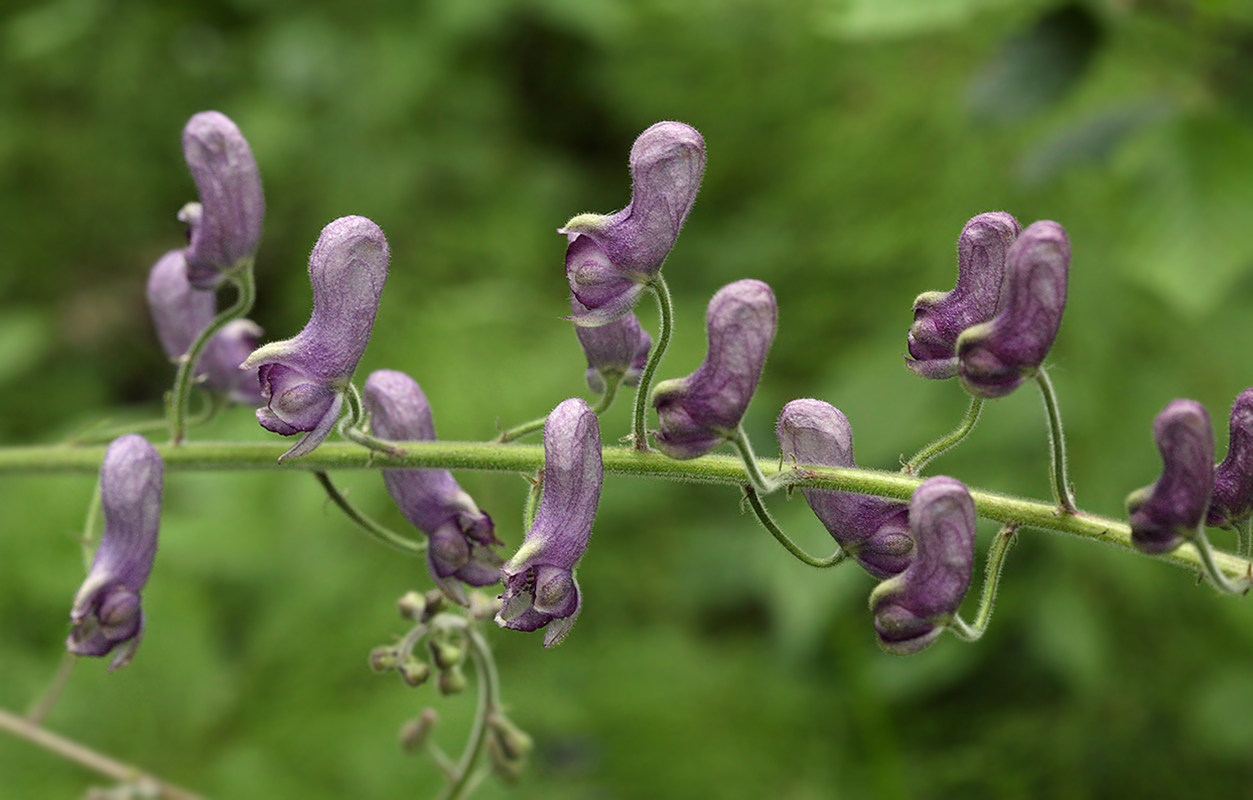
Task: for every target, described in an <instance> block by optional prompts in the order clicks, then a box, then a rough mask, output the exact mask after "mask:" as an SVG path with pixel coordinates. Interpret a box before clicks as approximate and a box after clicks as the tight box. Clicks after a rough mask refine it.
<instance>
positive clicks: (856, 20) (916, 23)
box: [818, 0, 1021, 39]
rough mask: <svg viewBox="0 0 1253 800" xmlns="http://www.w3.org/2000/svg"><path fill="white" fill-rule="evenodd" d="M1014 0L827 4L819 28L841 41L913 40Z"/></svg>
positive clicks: (841, 0)
mask: <svg viewBox="0 0 1253 800" xmlns="http://www.w3.org/2000/svg"><path fill="white" fill-rule="evenodd" d="M1019 5H1021V4H1020V3H1017V2H1015V0H827V2H826V3H823V4H820V5H819V6H818V9H819V11H818V13H819V19H820V20H821V23H822V27H823V28H824V29H825V30H826V31H828V32H829V33H831V34H832V35H834V36H837V37H839V38H842V39H877V38H892V37H901V36H916V35H919V34H924V33H931V32H933V31H937V30H942V29H945V28H956V27H958V26H959V25H961V24H962V23H964V22H967V21H969V20H970V18H971V17H973V16H975V15H976V14H978V13H981V12H984V11H988V10H990V9H997V8H1005V7H1014V6H1019Z"/></svg>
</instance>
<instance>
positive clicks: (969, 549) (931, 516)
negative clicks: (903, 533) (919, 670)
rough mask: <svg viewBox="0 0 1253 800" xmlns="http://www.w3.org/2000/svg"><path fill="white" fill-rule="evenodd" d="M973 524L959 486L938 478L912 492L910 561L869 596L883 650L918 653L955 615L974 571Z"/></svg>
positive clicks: (967, 499) (970, 508)
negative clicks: (911, 557) (912, 550)
mask: <svg viewBox="0 0 1253 800" xmlns="http://www.w3.org/2000/svg"><path fill="white" fill-rule="evenodd" d="M975 522H976V518H975V505H974V501H973V500H972V499H971V497H970V492H969V491H967V489H966V487H965V485H963V484H962V483H961V482H960V481H958V480H955V479H953V478H949V477H946V476H943V475H941V476H937V477H934V478H928V479H927V480H925V481H923V482H922V483H921V484H920V485H919V486H918V488H917V489H915V490H914V495H913V498H912V500H911V501H910V506H909V526H910V530H911V532H912V533H913V538H914V543H915V552H914V558H913V561H912V562H911V563H910V565H909V566H908V567H906V569H905V571H904V572H902V573H901V574H899V575H897V576H896V577H894V578H889V579H888V580H885V581H883V582H882V583H880V584H879V585H878V586H877V587H876V588H875V590H874V591H873V592H872V593H871V595H870V611H871V613H872V614H873V615H874V625H875V631H876V632H877V633H878V636H879V644H880V646H882V647H883V649H884V650H886V651H888V652H889V653H893V654H896V655H909V654H911V653H917V652H919V651H920V650H924V649H926V648H927V647H929V646H930V645H931V643H932V642H933V641H935V639H936V637H938V636H939V635H940V633H941V632H942V631H943V630H944V628H945V627H946V626H947V625H948V623H949V622H950V621H951V620H952V619H953V616H954V615H956V613H957V609H958V608H959V607H960V606H961V603H962V600H963V599H965V596H966V592H967V590H968V589H969V588H970V577H971V573H972V572H973V570H974V544H975Z"/></svg>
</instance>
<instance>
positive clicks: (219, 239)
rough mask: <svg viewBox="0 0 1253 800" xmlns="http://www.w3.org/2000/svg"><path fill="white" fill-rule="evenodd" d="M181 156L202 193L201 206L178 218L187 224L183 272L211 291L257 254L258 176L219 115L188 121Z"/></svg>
mask: <svg viewBox="0 0 1253 800" xmlns="http://www.w3.org/2000/svg"><path fill="white" fill-rule="evenodd" d="M183 155H184V156H185V157H186V159H187V166H188V167H189V168H190V169H191V176H192V178H193V179H195V181H196V189H197V190H198V191H199V192H200V202H199V203H198V204H191V205H189V206H188V207H186V208H184V209H183V212H182V213H180V214H179V218H180V219H182V220H183V221H184V222H186V223H188V225H189V226H190V234H191V242H190V244H189V246H188V247H187V270H188V273H187V274H188V278H189V279H190V280H191V283H192V285H193V286H195V287H196V288H197V289H213V288H215V287H217V285H218V284H219V283H221V282H222V277H223V275H225V274H228V273H230V272H233V271H234V270H235V269H236V268H238V267H239V266H240V265H241V264H242V263H245V262H248V261H251V260H252V258H253V256H254V255H255V254H256V252H257V244H258V242H260V240H261V219H262V217H264V216H265V196H264V195H263V194H262V193H261V175H260V173H259V172H258V171H257V162H256V160H255V159H254V158H253V157H252V150H251V148H249V147H248V142H247V141H246V140H245V139H244V136H243V134H241V133H240V132H239V128H238V127H236V126H235V123H234V122H231V120H230V118H228V117H227V116H226V115H225V114H222V113H220V112H217V111H202V112H200V113H199V114H196V115H195V116H193V117H192V118H191V119H190V120H189V121H188V123H187V126H186V127H185V128H183Z"/></svg>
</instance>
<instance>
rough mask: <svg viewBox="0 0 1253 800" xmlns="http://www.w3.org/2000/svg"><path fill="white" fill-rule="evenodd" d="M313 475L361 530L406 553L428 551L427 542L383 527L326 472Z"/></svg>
mask: <svg viewBox="0 0 1253 800" xmlns="http://www.w3.org/2000/svg"><path fill="white" fill-rule="evenodd" d="M313 477H314V478H316V479H317V481H318V483H320V484H322V488H323V489H325V490H326V496H327V497H329V498H330V500H331V502H332V503H334V504H335V505H337V506H339V510H340V511H343V512H344V514H345V515H346V516H347V517H348V519H350V520H352V521H353V522H355V523H356V524H357V527H359V528H361V530H363V531H365V532H366V533H368V534H370V535H371V536H373V537H374V538H375V539H377V540H379V541H380V542H382V543H383V544H385V545H387V546H388V547H391V548H394V549H396V550H399V551H400V552H402V553H405V554H406V555H411V556H420V555H422V554H423V553H425V552H426V542H415V541H414V540H412V539H408V538H406V537H404V536H401V535H400V534H398V533H396V532H394V531H392V530H389V529H388V528H385V527H383V526H382V525H380V524H379V523H377V522H375V521H374V520H372V519H370V518H369V517H367V516H366V515H365V514H363V513H362V512H361V510H360V509H358V508H357V507H356V506H354V505H353V504H352V503H351V502H349V500H348V498H347V497H345V496H344V493H343V492H341V491H340V490H339V488H338V487H336V486H335V484H334V483H333V482H332V481H331V476H330V475H327V474H326V473H325V472H315V473H313Z"/></svg>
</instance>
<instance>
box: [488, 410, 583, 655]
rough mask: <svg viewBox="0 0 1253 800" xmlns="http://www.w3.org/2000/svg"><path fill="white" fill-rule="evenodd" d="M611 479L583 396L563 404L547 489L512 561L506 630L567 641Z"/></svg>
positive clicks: (555, 421) (501, 617) (549, 454)
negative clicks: (604, 486)
mask: <svg viewBox="0 0 1253 800" xmlns="http://www.w3.org/2000/svg"><path fill="white" fill-rule="evenodd" d="M603 480H604V467H603V465H602V462H601V451H600V425H599V423H598V422H597V420H596V415H595V414H593V413H592V410H591V408H589V407H588V405H587V403H586V402H585V401H584V400H582V399H580V398H577V397H576V398H571V399H569V400H565V401H563V402H561V403H560V404H559V405H558V406H557V407H556V408H554V409H553V410H552V412H551V413H550V414H549V415H548V419H547V421H546V422H545V424H544V471H543V494H542V495H541V496H540V502H539V509H538V510H537V511H536V513H535V521H534V522H533V523H532V524H531V529H530V530H529V531H527V534H526V538H525V539H524V540H523V542H522V546H521V547H520V548H518V552H517V553H515V554H514V555H513V557H512V558H510V559H509V560H508V561H507V562H505V565H504V567H503V568H502V572H503V573H504V578H505V591H504V594H502V595H501V599H502V600H503V601H504V604H503V606H502V607H501V609H500V612H499V613H498V614H497V615H496V622H497V624H498V625H500V626H501V627H502V628H512V629H513V630H517V631H534V630H538V629H540V628H545V627H546V628H547V630H545V632H544V646H545V647H552V646H553V645H555V644H558V643H560V642H561V640H562V639H564V638H565V637H566V634H567V633H569V632H570V628H571V627H572V626H573V625H574V620H575V617H576V616H578V613H579V606H580V602H581V597H580V594H579V583H578V581H577V580H576V579H575V575H574V570H575V567H576V565H577V564H578V563H579V559H581V558H582V557H583V553H584V552H586V550H587V543H588V540H589V539H590V538H591V535H592V522H593V520H594V519H595V518H596V507H597V505H598V504H599V503H600V487H601V483H602V482H603Z"/></svg>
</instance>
